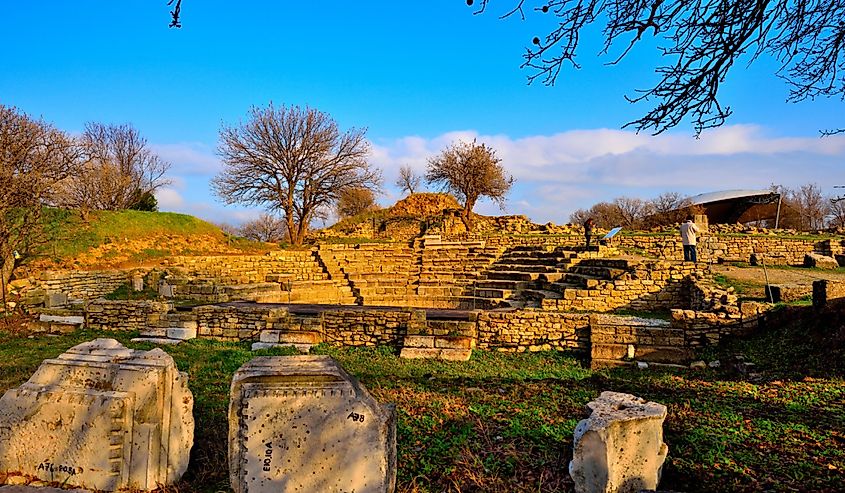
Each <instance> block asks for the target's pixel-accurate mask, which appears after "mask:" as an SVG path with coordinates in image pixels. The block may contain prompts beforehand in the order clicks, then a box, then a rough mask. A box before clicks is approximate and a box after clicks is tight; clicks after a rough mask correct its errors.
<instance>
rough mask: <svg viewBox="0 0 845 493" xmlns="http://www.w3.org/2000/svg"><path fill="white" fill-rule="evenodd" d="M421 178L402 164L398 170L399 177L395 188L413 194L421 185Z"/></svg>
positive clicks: (408, 166) (409, 167)
mask: <svg viewBox="0 0 845 493" xmlns="http://www.w3.org/2000/svg"><path fill="white" fill-rule="evenodd" d="M422 180H423V179H422V177H421V176H419V175H418V174H416V173H414V169H413V168H411V166H410V165H407V164H403V165H402V166H401V167H400V168H399V177H398V178H397V179H396V186H397V187H399V189H400V190H402V191H403V192H408V193H409V194H413V193H415V192H416V191H417V190H419V188H420V185H422Z"/></svg>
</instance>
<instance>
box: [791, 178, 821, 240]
mask: <svg viewBox="0 0 845 493" xmlns="http://www.w3.org/2000/svg"><path fill="white" fill-rule="evenodd" d="M791 201H792V203H793V204H794V205H793V207H795V209H796V210H797V212H798V214H799V216H800V217H801V226H802V227H801V229H803V230H808V231H812V230H818V229H822V228H824V224H825V217H827V215H828V213H829V211H830V202H829V200H828V199H826V198H825V197H824V196H823V195H822V190H821V188H820V187H819V186H818V185H816V184H815V183H807V184H804V185H801V187H799V188H798V189H797V190H795V191H793V192H792V194H791Z"/></svg>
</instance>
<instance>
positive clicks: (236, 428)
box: [229, 356, 396, 493]
mask: <svg viewBox="0 0 845 493" xmlns="http://www.w3.org/2000/svg"><path fill="white" fill-rule="evenodd" d="M229 472H230V479H231V484H232V489H233V490H234V491H235V493H286V492H317V491H319V492H324V493H331V492H335V493H341V492H352V491H354V492H356V493H368V492H372V493H385V492H392V491H393V490H394V488H395V483H396V409H395V408H394V406H392V405H381V404H379V403H378V402H376V400H375V399H374V398H373V397H372V396H371V395H370V394H369V393H368V392H367V390H366V389H365V388H364V387H362V386H361V385H360V384H359V383H358V382H357V381H356V380H355V379H354V378H353V377H351V376H350V375H349V374H348V373H346V372H345V371H344V370H343V369H342V368H341V367H340V365H338V364H337V362H336V361H334V360H333V359H332V358H330V357H328V356H277V357H257V358H253V359H252V360H251V361H250V362H249V363H247V364H245V365H244V366H242V367H241V368H240V369H239V370H238V371H237V372H236V373H235V376H234V378H233V380H232V387H231V398H230V401H229Z"/></svg>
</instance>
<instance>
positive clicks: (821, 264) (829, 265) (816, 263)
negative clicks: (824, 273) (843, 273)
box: [804, 253, 839, 269]
mask: <svg viewBox="0 0 845 493" xmlns="http://www.w3.org/2000/svg"><path fill="white" fill-rule="evenodd" d="M804 267H817V268H819V269H837V268H839V262H837V261H836V259H835V258H833V257H828V256H827V255H821V254H819V253H808V254H806V255H804Z"/></svg>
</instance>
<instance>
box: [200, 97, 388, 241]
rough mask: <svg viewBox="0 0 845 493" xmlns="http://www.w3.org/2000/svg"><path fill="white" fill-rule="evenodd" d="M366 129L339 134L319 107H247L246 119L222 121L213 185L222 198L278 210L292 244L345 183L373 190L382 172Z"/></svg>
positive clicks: (329, 204)
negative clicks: (219, 163)
mask: <svg viewBox="0 0 845 493" xmlns="http://www.w3.org/2000/svg"><path fill="white" fill-rule="evenodd" d="M369 149H370V145H369V143H368V142H367V140H366V139H365V130H362V129H355V128H353V129H350V130H348V131H346V132H344V133H341V132H340V130H339V129H338V127H337V123H335V121H334V120H333V119H332V118H331V117H330V116H329V115H328V114H326V113H322V112H320V111H317V110H315V109H311V108H300V107H298V106H291V107H285V106H282V107H279V108H276V107H275V106H273V104H272V103H271V104H270V105H269V106H268V107H266V108H255V107H254V108H252V110H251V111H250V117H249V119H248V120H247V121H246V122H242V123H240V124H238V125H236V126H231V127H229V126H223V128H221V130H220V144H219V146H218V152H219V153H220V155H221V156H222V158H223V163H224V168H223V171H222V172H221V173H220V174H219V175H217V176H216V177H215V178H214V180H213V182H212V186H213V189H214V191H215V193H216V194H217V195H218V196H219V197H220V198H222V199H223V200H224V201H225V202H226V203H228V204H233V203H242V204H247V205H258V206H263V207H267V208H268V209H269V210H271V211H278V212H281V213H282V215H283V217H284V219H285V222H286V225H287V230H288V234H289V235H290V238H291V242H292V243H294V244H296V245H299V244H302V241H303V240H304V239H305V235H306V234H307V233H308V227H309V224H310V223H311V221H312V220H314V219H316V218H319V217H322V216H323V215H325V214H326V213H327V211H329V210H330V208H331V206H332V205H333V204H335V203H336V202H337V200H338V199H339V198H340V196H341V194H342V193H343V192H344V191H346V190H349V189H351V188H364V189H368V190H371V191H373V192H375V191H378V189H379V187H380V185H381V173H380V171H379V170H377V169H373V168H371V167H370V165H369V163H368V162H367V156H368V154H369Z"/></svg>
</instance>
